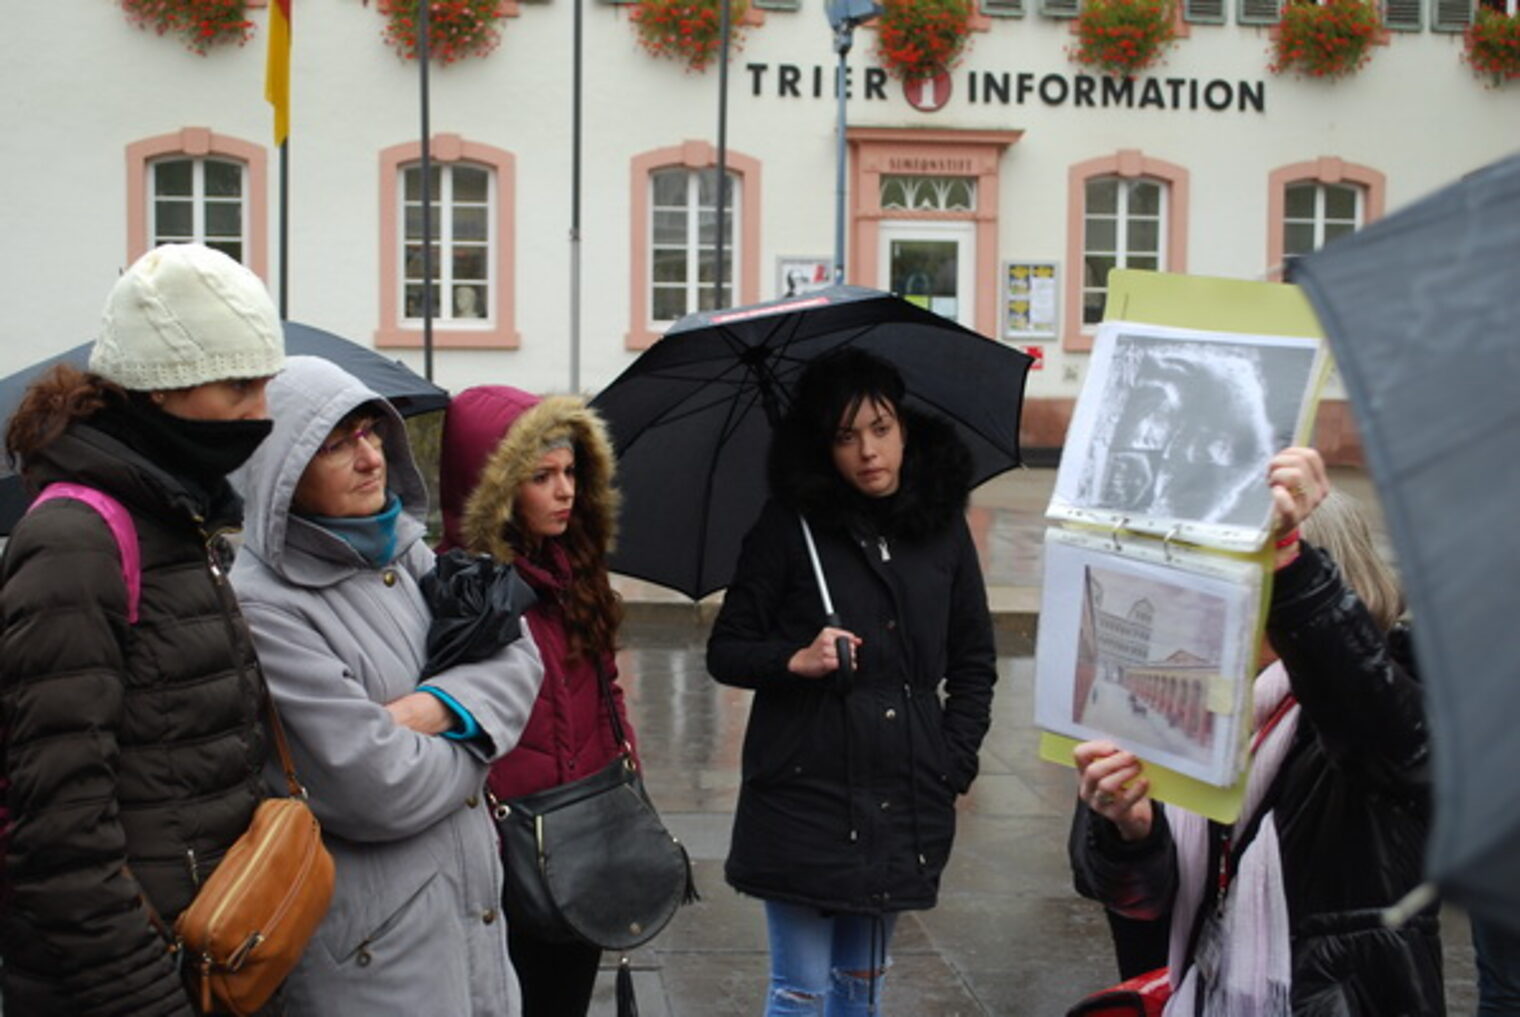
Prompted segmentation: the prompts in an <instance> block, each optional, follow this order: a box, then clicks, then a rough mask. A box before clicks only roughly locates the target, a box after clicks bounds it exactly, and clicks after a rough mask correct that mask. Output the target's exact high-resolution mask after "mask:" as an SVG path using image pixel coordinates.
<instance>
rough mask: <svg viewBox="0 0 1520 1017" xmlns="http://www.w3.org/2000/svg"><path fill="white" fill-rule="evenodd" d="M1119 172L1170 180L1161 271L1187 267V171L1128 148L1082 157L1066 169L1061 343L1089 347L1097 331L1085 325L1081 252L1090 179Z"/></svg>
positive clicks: (1131, 176) (1125, 175) (1071, 347)
mask: <svg viewBox="0 0 1520 1017" xmlns="http://www.w3.org/2000/svg"><path fill="white" fill-rule="evenodd" d="M1108 176H1115V177H1119V178H1120V179H1123V180H1134V179H1137V178H1140V177H1148V178H1150V179H1152V180H1157V181H1160V182H1161V183H1163V184H1165V185H1166V189H1167V194H1166V250H1164V251H1162V252H1161V260H1162V271H1164V272H1186V271H1187V235H1188V204H1189V203H1188V171H1187V170H1186V169H1185V168H1183V167H1182V166H1178V165H1177V164H1176V163H1170V162H1163V161H1162V160H1160V159H1152V158H1150V157H1148V156H1146V155H1144V154H1143V153H1142V152H1141V151H1140V150H1139V149H1135V148H1125V149H1121V150H1119V151H1118V152H1115V153H1114V154H1113V155H1105V156H1101V157H1099V158H1097V159H1089V160H1087V161H1086V162H1079V163H1077V164H1076V165H1074V166H1072V167H1071V169H1069V170H1067V172H1066V298H1065V308H1064V314H1063V319H1064V321H1065V325H1064V327H1063V328H1062V329H1061V348H1062V349H1066V350H1077V351H1081V350H1090V349H1092V344H1093V334H1092V332H1091V331H1090V330H1088V329H1084V328H1083V327H1082V252H1083V248H1084V246H1085V241H1086V237H1087V226H1086V220H1087V181H1088V180H1090V179H1091V178H1093V177H1108Z"/></svg>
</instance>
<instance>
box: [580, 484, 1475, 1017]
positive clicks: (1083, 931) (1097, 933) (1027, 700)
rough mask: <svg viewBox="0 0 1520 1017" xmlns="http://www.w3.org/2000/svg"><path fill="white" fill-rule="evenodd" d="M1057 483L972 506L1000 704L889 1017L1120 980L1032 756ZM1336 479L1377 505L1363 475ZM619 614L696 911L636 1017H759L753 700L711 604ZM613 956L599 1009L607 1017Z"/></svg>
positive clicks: (653, 953)
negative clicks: (736, 828)
mask: <svg viewBox="0 0 1520 1017" xmlns="http://www.w3.org/2000/svg"><path fill="white" fill-rule="evenodd" d="M1053 480H1054V471H1052V470H1022V471H1018V472H1017V473H1014V474H1011V475H1008V476H1005V477H1003V478H998V479H997V480H994V481H992V482H991V483H989V484H987V485H984V486H983V487H982V488H981V489H979V490H978V491H977V492H976V494H975V495H974V496H973V503H972V512H971V521H972V525H973V530H974V531H975V532H976V535H977V540H978V545H979V547H980V549H981V551H982V556H983V568H984V572H985V573H986V577H987V581H988V593H989V600H990V601H991V602H992V605H993V608H994V611H995V613H996V616H997V619H998V642H999V658H998V689H997V695H996V697H995V699H994V703H993V724H992V729H991V731H990V733H989V734H988V736H987V740H986V742H985V743H984V745H983V748H982V761H981V775H980V776H979V777H978V778H977V781H976V783H975V785H973V787H972V789H971V792H970V793H969V794H967V795H966V796H965V797H964V798H962V800H961V802H960V816H959V828H958V832H957V836H956V842H955V850H954V852H953V854H952V856H951V860H950V864H949V866H948V868H947V869H946V871H945V875H944V879H943V882H942V885H941V893H940V903H939V906H938V907H937V908H935V909H934V910H932V911H927V912H914V913H910V914H908V915H905V916H903V917H902V918H901V919H900V920H899V922H898V926H897V929H898V931H897V934H896V936H895V937H894V942H893V948H892V957H893V967H892V971H891V974H890V975H889V977H888V979H887V988H886V991H885V994H884V998H883V1013H885V1014H891V1015H893V1017H973V1015H975V1017H983V1015H1000V1017H1023V1015H1029V1017H1061V1015H1063V1014H1064V1013H1065V1012H1066V1009H1067V1008H1068V1007H1069V1006H1070V1005H1071V1004H1072V1003H1073V1002H1075V1001H1076V1000H1077V999H1079V998H1081V996H1082V995H1083V994H1084V993H1087V992H1090V991H1092V990H1094V989H1098V988H1101V987H1103V986H1105V985H1108V984H1111V983H1112V982H1113V981H1115V980H1116V978H1117V972H1116V970H1115V968H1114V962H1113V956H1112V951H1111V949H1110V946H1109V939H1108V930H1107V926H1106V923H1105V922H1104V920H1103V915H1102V913H1101V910H1100V909H1099V908H1098V907H1097V905H1094V904H1092V903H1091V902H1089V901H1085V900H1082V899H1081V898H1079V897H1077V896H1076V895H1075V893H1073V891H1072V889H1071V878H1070V874H1069V871H1068V869H1067V866H1066V851H1065V841H1066V830H1067V823H1068V821H1069V817H1070V810H1071V806H1072V802H1073V775H1072V774H1073V771H1072V770H1070V769H1068V768H1066V767H1061V766H1056V765H1054V764H1051V763H1046V762H1043V761H1041V760H1040V759H1039V758H1038V755H1037V752H1036V744H1037V741H1038V732H1037V731H1036V729H1035V728H1034V726H1033V724H1032V722H1031V718H1032V715H1033V659H1032V653H1033V645H1034V644H1033V636H1034V630H1035V624H1036V622H1037V615H1038V576H1039V567H1040V544H1041V539H1042V533H1043V529H1044V522H1043V518H1042V516H1043V512H1044V507H1045V503H1046V501H1047V500H1048V498H1049V493H1050V486H1051V484H1052V483H1053ZM1336 482H1337V483H1338V484H1339V485H1340V486H1342V487H1344V488H1346V489H1347V490H1350V491H1352V492H1353V493H1355V494H1358V495H1359V496H1362V497H1368V498H1370V497H1372V492H1371V487H1370V484H1368V482H1367V480H1366V478H1365V476H1363V475H1362V474H1360V473H1353V472H1350V471H1336ZM619 586H620V588H621V589H622V592H623V593H624V595H625V597H627V598H628V602H629V615H630V617H629V622H628V623H627V625H626V626H625V628H624V632H623V641H624V644H625V647H626V649H625V650H624V652H623V654H622V656H621V658H620V667H621V669H622V673H623V674H624V676H625V681H626V688H627V695H628V700H629V704H630V708H631V710H632V716H633V720H634V725H635V728H636V730H637V732H638V736H639V741H640V746H641V754H642V756H643V759H644V765H645V780H646V783H647V786H648V789H649V792H650V795H651V797H652V798H653V799H654V801H655V803H656V804H657V805H658V806H659V808H660V810H661V812H662V814H663V815H664V817H665V819H666V822H667V823H668V825H669V826H670V827H671V829H672V831H673V832H674V833H675V834H676V835H677V836H678V837H679V838H680V839H681V840H682V841H683V842H684V843H685V844H686V846H687V849H688V850H689V851H690V853H691V856H692V859H693V863H694V866H695V869H696V878H697V884H698V888H699V890H700V891H701V894H702V899H701V900H700V901H698V902H696V903H694V904H691V905H688V906H686V907H684V908H682V909H681V910H680V911H679V912H678V913H677V915H676V917H675V919H674V920H673V921H672V922H671V924H670V925H669V926H667V927H666V929H665V931H664V932H662V933H661V934H660V935H659V936H658V937H657V938H656V939H655V940H654V941H653V942H652V943H650V944H648V945H647V946H645V947H643V948H641V949H639V950H637V951H635V952H634V954H633V955H632V961H633V967H634V984H635V988H636V990H637V993H638V1002H639V1013H640V1014H641V1017H729V1015H734V1017H738V1015H748V1017H755V1015H758V1014H760V1013H761V1012H762V1010H763V1004H764V998H765V986H766V961H767V957H766V944H765V922H764V916H763V913H762V910H761V905H760V903H759V902H758V901H756V900H753V899H750V898H747V897H742V896H740V895H739V894H737V893H735V892H734V891H733V890H732V889H730V888H729V887H728V885H727V884H726V883H725V882H724V881H723V872H722V867H723V858H724V856H725V855H726V853H727V850H728V838H729V829H730V825H731V822H732V815H733V807H734V803H735V801H736V799H737V796H738V788H739V748H740V744H741V742H742V738H743V732H744V724H745V719H746V717H747V715H748V710H749V698H750V693H748V692H745V691H742V690H739V689H732V688H727V687H725V686H721V685H719V684H718V683H716V682H714V681H713V680H712V679H711V678H709V677H708V675H707V672H706V669H705V667H704V665H703V657H704V646H705V642H706V637H707V626H708V624H710V621H711V616H712V612H713V610H714V608H715V603H714V602H707V603H704V604H703V605H701V606H700V607H693V606H692V605H691V604H690V602H689V601H684V600H682V599H681V598H679V597H677V596H674V595H668V594H665V593H664V591H659V590H656V589H654V588H651V587H647V586H645V585H644V584H639V583H633V582H630V581H624V580H620V582H619ZM1443 934H1444V936H1445V940H1446V975H1447V999H1448V1004H1449V1006H1450V1009H1451V1013H1452V1014H1454V1015H1456V1014H1471V1013H1472V1012H1473V1011H1474V1010H1475V1008H1476V1002H1475V1001H1476V993H1475V990H1474V985H1473V968H1472V959H1471V952H1470V949H1469V946H1468V934H1467V928H1466V922H1465V920H1464V919H1463V918H1462V916H1461V915H1460V914H1457V913H1455V912H1452V911H1448V913H1447V914H1446V915H1445V916H1444V919H1443ZM615 963H616V958H615V957H614V958H608V960H607V961H606V962H605V963H604V970H603V972H602V977H601V980H600V982H599V985H598V990H597V995H596V1000H595V1002H594V1004H593V1007H592V1014H593V1015H595V1017H611V1015H612V1014H613V1013H614V1012H615V1008H614V1005H613V993H612V970H613V968H612V966H613V965H614V964H615Z"/></svg>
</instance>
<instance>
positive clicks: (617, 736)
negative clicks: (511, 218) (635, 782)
mask: <svg viewBox="0 0 1520 1017" xmlns="http://www.w3.org/2000/svg"><path fill="white" fill-rule="evenodd" d="M596 683H597V684H598V685H599V686H601V689H602V700H603V701H604V702H605V703H606V704H607V720H608V721H609V722H610V723H611V724H612V737H613V740H614V741H616V742H617V746H618V751H620V752H622V753H623V756H624V757H625V758H626V759H627V761H628V765H629V766H630V767H632V768H633V769H638V764H637V763H635V762H634V760H633V743H632V742H630V741H629V740H628V732H627V731H626V730H625V729H624V728H623V719H622V718H621V717H619V716H618V709H617V701H616V700H614V699H613V697H612V676H611V675H609V674H608V673H607V669H606V668H605V667H603V666H602V657H601V655H600V654H598V655H597V658H596Z"/></svg>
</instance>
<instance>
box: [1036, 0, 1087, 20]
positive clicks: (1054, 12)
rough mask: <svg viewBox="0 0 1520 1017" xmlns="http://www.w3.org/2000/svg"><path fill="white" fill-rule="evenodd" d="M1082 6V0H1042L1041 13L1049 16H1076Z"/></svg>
mask: <svg viewBox="0 0 1520 1017" xmlns="http://www.w3.org/2000/svg"><path fill="white" fill-rule="evenodd" d="M1081 6H1082V5H1081V0H1040V13H1041V14H1043V15H1045V16H1046V17H1047V18H1074V17H1076V16H1077V15H1078V14H1079V13H1080V12H1081Z"/></svg>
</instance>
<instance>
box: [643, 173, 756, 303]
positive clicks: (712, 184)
mask: <svg viewBox="0 0 1520 1017" xmlns="http://www.w3.org/2000/svg"><path fill="white" fill-rule="evenodd" d="M741 186H742V182H741V180H740V178H739V176H738V175H737V174H735V173H729V174H728V190H727V193H726V195H725V198H726V202H725V207H724V210H723V222H724V240H723V272H722V283H723V291H724V294H723V295H724V300H723V303H722V304H721V305H720V304H719V302H718V294H717V286H716V283H717V281H718V278H719V276H718V272H717V242H718V212H717V207H718V171H717V169H716V168H715V167H709V168H705V169H699V170H692V169H686V168H684V167H677V168H671V169H662V170H656V171H655V172H654V173H651V174H650V175H649V190H650V201H649V207H650V215H651V222H650V231H649V238H650V249H649V255H650V257H649V266H650V275H649V285H650V289H649V307H650V317H651V318H652V319H653V320H655V321H656V322H672V321H675V320H676V319H677V318H680V317H682V316H683V315H686V314H690V313H691V312H692V311H710V310H713V309H715V308H717V307H719V306H731V305H732V304H734V302H735V301H734V300H733V293H734V290H733V279H734V271H733V270H734V251H735V250H736V249H737V248H738V245H739V243H740V237H739V236H738V235H737V233H736V232H735V228H734V216H733V210H734V206H735V205H737V204H738V203H739V200H740V196H739V191H740V188H741Z"/></svg>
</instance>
